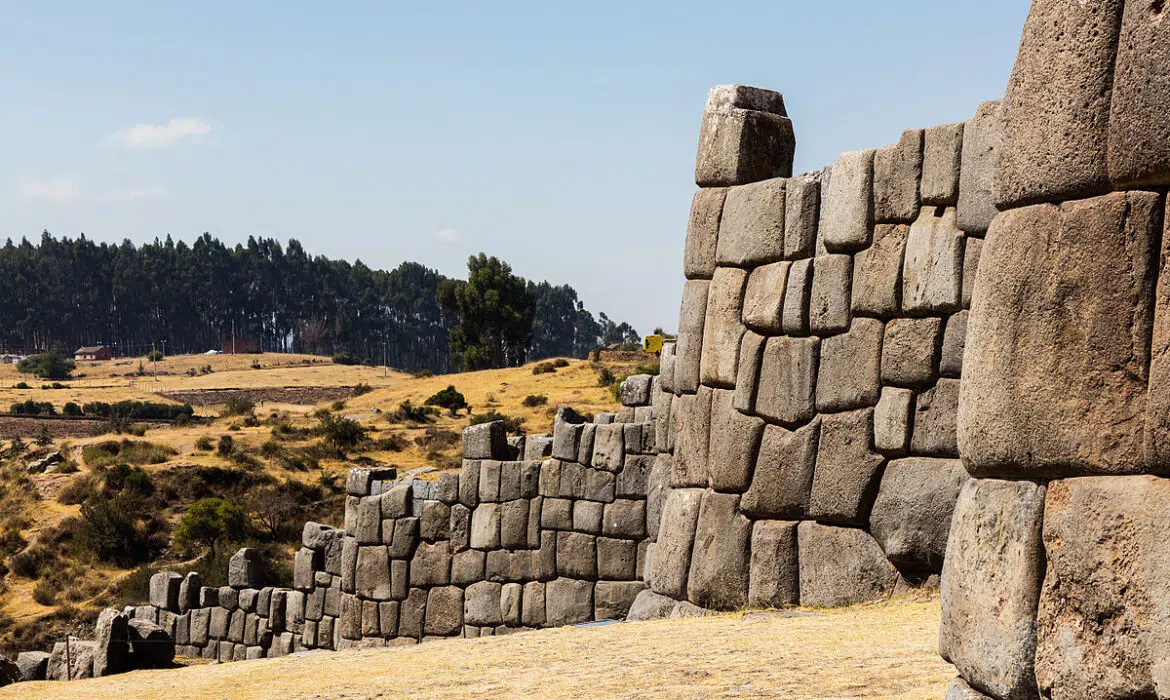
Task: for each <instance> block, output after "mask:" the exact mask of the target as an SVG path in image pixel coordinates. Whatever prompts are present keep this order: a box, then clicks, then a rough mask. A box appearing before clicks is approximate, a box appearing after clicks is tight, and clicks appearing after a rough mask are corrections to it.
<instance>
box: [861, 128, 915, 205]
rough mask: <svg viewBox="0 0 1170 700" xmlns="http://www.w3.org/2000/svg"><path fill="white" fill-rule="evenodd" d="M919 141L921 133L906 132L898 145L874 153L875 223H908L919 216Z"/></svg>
mask: <svg viewBox="0 0 1170 700" xmlns="http://www.w3.org/2000/svg"><path fill="white" fill-rule="evenodd" d="M922 137H923V134H922V130H921V129H908V130H906V131H903V132H902V137H901V138H900V139H899V140H898V143H896V144H894V145H892V146H885V147H883V148H879V149H877V150H876V151H874V156H873V218H874V221H878V222H882V223H907V222H910V221H913V220H914V217H915V216H917V215H918V207H919V204H920V200H919V182H920V180H921V179H922V157H923V156H922Z"/></svg>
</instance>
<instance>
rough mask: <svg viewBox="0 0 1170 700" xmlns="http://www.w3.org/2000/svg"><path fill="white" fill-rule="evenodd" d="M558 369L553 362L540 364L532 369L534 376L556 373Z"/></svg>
mask: <svg viewBox="0 0 1170 700" xmlns="http://www.w3.org/2000/svg"><path fill="white" fill-rule="evenodd" d="M556 371H557V368H556V367H555V366H553V363H551V362H540V363H537V365H536V366H535V367H533V368H532V373H533V374H552V373H553V372H556Z"/></svg>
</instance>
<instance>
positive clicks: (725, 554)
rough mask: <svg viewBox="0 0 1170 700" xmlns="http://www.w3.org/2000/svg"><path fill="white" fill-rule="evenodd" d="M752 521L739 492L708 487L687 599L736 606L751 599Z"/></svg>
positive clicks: (704, 604) (720, 607)
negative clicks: (741, 509) (741, 506)
mask: <svg viewBox="0 0 1170 700" xmlns="http://www.w3.org/2000/svg"><path fill="white" fill-rule="evenodd" d="M751 533H752V523H751V521H750V520H748V519H747V518H745V517H744V516H743V515H742V514H741V513H740V512H739V496H737V495H735V494H730V493H716V492H714V491H707V492H705V493H704V494H703V503H702V506H701V507H700V508H699V520H698V526H697V527H696V529H695V545H694V551H693V552H692V554H691V571H690V575H689V576H688V577H687V599H688V600H690V601H691V602H693V603H695V604H696V605H699V606H700V607H704V608H712V609H715V610H735V609H737V608H741V607H743V606H744V605H745V604H746V603H747V595H748V571H749V555H748V551H749V549H750V544H751Z"/></svg>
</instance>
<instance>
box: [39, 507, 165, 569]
mask: <svg viewBox="0 0 1170 700" xmlns="http://www.w3.org/2000/svg"><path fill="white" fill-rule="evenodd" d="M62 526H63V527H67V529H71V530H72V531H73V532H74V533H75V535H76V539H77V544H78V546H80V547H82V548H84V549H85V550H87V551H90V552H93V553H94V554H95V555H96V556H97V557H98V558H99V559H100V560H102V561H107V562H113V563H115V564H118V565H119V566H123V567H130V566H134V565H137V564H142V563H144V562H147V561H150V560H151V559H153V558H154V557H155V556H156V555H157V554H158V552H160V551H162V549H163V548H164V547H165V546H166V533H167V530H168V526H167V523H166V521H165V520H163V519H162V518H161V517H160V516H159V515H158V512H157V508H153V507H150V506H149V505H147V504H146V503H145V502H144V500H143V499H142V498H141V497H139V496H137V495H135V494H132V493H129V492H127V491H125V490H123V491H121V492H119V493H118V494H116V495H114V496H112V497H109V498H105V497H101V496H98V497H94V498H91V499H89V500H87V501H86V502H85V503H84V504H82V506H81V517H80V518H79V519H73V520H72V522H71V521H66V523H63V524H62Z"/></svg>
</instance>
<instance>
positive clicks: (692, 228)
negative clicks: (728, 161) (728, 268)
mask: <svg viewBox="0 0 1170 700" xmlns="http://www.w3.org/2000/svg"><path fill="white" fill-rule="evenodd" d="M726 196H727V188H725V187H708V188H703V189H700V190H699V191H698V192H695V198H694V199H693V200H692V201H691V218H690V221H689V222H688V223H687V242H686V247H685V248H684V252H683V274H684V275H686V278H687V279H690V280H693V279H707V280H709V279H711V275H714V274H715V248H716V246H717V244H718V241H719V219H720V217H722V216H723V200H724V198H725V197H726Z"/></svg>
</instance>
